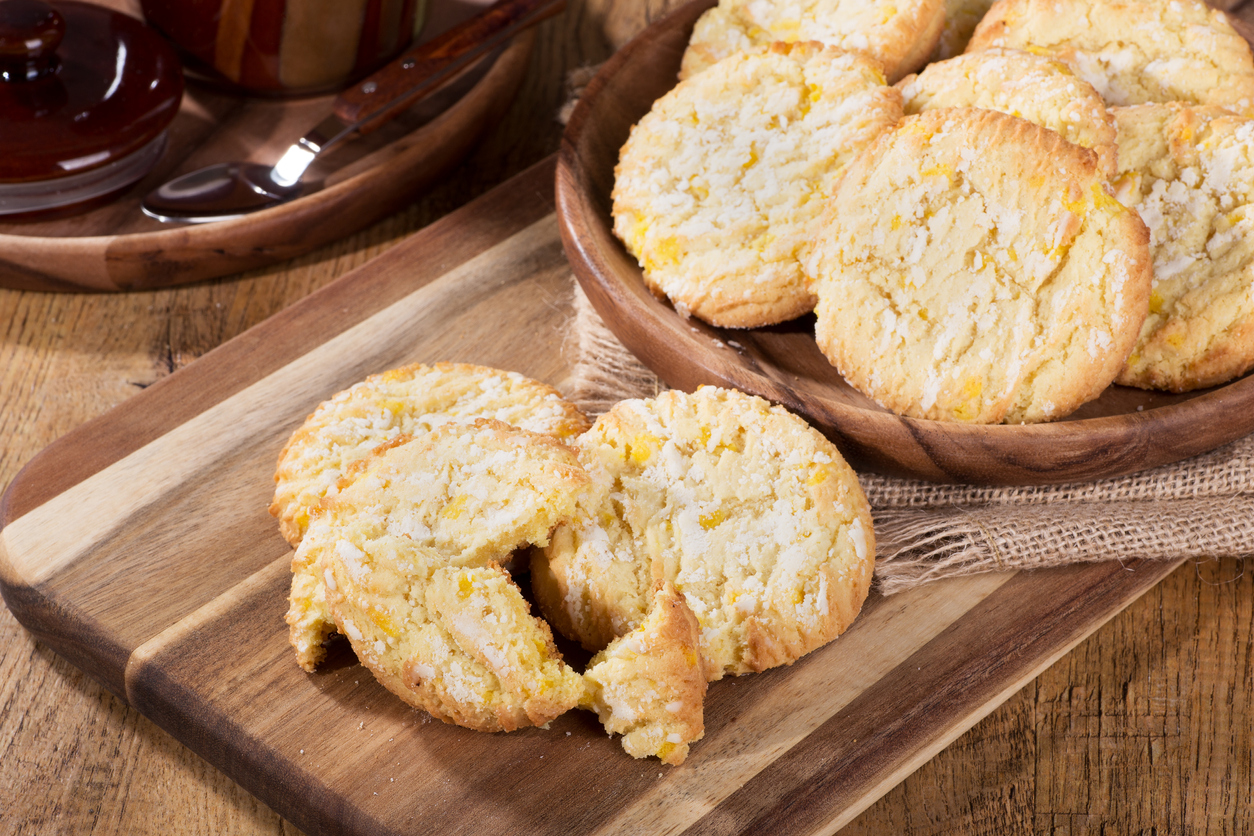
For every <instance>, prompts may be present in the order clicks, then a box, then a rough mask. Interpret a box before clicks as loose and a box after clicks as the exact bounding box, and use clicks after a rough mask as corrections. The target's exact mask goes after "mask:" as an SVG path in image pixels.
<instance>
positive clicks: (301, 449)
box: [270, 363, 589, 546]
mask: <svg viewBox="0 0 1254 836" xmlns="http://www.w3.org/2000/svg"><path fill="white" fill-rule="evenodd" d="M475 418H494V419H496V420H499V421H504V422H505V423H507V424H512V425H514V426H517V427H521V428H522V429H525V430H530V431H531V432H537V433H542V434H545V435H551V436H553V437H554V438H558V439H570V438H574V437H575V436H577V435H579V434H580V433H581V432H583V431H584V430H586V429H587V428H588V426H589V422H588V419H587V418H586V417H585V416H584V415H583V414H582V413H581V412H580V411H579V410H578V409H576V408H575V407H574V406H572V405H571V404H569V403H567V402H566V401H564V400H563V399H562V396H561V394H560V393H558V391H557V390H556V389H554V388H552V387H551V386H546V385H545V384H543V383H537V382H536V381H534V380H529V379H527V378H525V377H523V376H522V375H520V374H517V373H515V372H505V371H500V370H499V369H490V368H487V367H484V366H474V365H470V364H466V363H436V364H435V365H433V366H427V365H423V364H420V363H415V364H413V365H409V366H403V367H401V368H399V369H393V370H391V371H387V372H383V373H381V374H376V375H371V376H370V377H368V378H366V379H365V380H364V381H362V382H360V383H358V384H356V385H354V386H352V387H351V388H349V389H346V390H344V391H343V392H339V393H338V394H336V395H334V396H333V397H331V398H330V399H329V400H327V401H325V402H324V403H322V404H321V405H319V407H318V408H317V409H316V410H314V412H313V414H312V415H310V416H309V417H308V418H307V419H306V420H305V423H304V424H303V425H302V426H301V427H300V428H299V429H297V430H296V431H295V432H294V433H292V436H291V438H290V439H289V440H288V442H287V445H286V446H285V447H284V448H283V451H282V452H281V453H280V454H279V463H278V468H277V470H276V472H275V475H274V481H275V491H274V502H273V503H272V504H271V505H270V513H271V514H272V515H274V516H275V517H277V518H278V520H279V529H280V531H281V532H282V534H283V537H284V538H285V539H286V540H287V541H288V542H289V543H291V544H292V545H293V546H295V545H298V544H299V543H300V539H301V536H302V535H303V534H304V532H305V529H306V528H307V527H308V525H309V518H310V516H311V515H313V514H316V513H317V509H318V506H319V503H320V502H321V501H322V498H323V497H324V496H327V495H331V496H334V495H335V494H336V492H337V491H338V490H339V488H340V487H342V486H343V485H345V484H347V483H348V482H351V481H352V479H353V477H354V474H355V471H356V469H357V468H359V467H360V465H361V463H362V462H364V461H366V460H367V459H368V458H369V457H370V455H371V454H372V453H373V452H374V450H375V449H376V448H378V447H379V446H380V445H386V444H389V443H395V442H396V441H397V439H400V438H402V437H405V436H414V435H418V434H420V433H423V432H427V431H429V430H431V429H432V428H433V427H437V426H439V425H441V424H443V423H445V422H447V421H452V420H462V421H470V420H474V419H475Z"/></svg>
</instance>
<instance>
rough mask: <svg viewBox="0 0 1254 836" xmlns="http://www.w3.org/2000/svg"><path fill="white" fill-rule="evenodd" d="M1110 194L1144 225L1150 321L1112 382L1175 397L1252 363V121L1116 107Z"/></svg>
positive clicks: (1212, 111) (1215, 112)
mask: <svg viewBox="0 0 1254 836" xmlns="http://www.w3.org/2000/svg"><path fill="white" fill-rule="evenodd" d="M1115 118H1116V121H1117V123H1118V126H1119V170H1120V177H1119V179H1118V180H1117V181H1116V188H1117V191H1116V196H1117V197H1119V198H1120V200H1122V201H1123V202H1125V203H1126V204H1127V205H1128V206H1131V207H1133V208H1134V209H1136V210H1137V211H1138V212H1139V213H1140V215H1141V218H1142V219H1143V220H1144V221H1145V225H1146V226H1147V227H1149V232H1150V249H1151V252H1152V254H1153V258H1154V280H1153V289H1152V292H1151V293H1150V303H1149V316H1148V317H1146V319H1145V324H1144V325H1143V326H1142V327H1141V334H1140V339H1139V340H1138V342H1137V344H1136V346H1135V347H1134V348H1133V350H1132V354H1131V356H1129V357H1128V361H1127V364H1126V365H1125V367H1124V369H1123V371H1121V372H1120V373H1119V377H1118V382H1119V383H1123V384H1126V385H1129V386H1139V387H1142V388H1149V389H1169V390H1171V391H1174V392H1184V391H1188V390H1191V389H1200V388H1203V387H1206V386H1215V385H1218V384H1220V383H1224V382H1226V381H1228V380H1231V379H1232V378H1234V377H1238V376H1239V375H1242V374H1244V373H1245V372H1247V371H1248V370H1249V369H1250V368H1251V367H1252V366H1254V206H1252V205H1251V202H1252V201H1254V120H1251V119H1246V118H1242V117H1240V116H1234V115H1233V114H1231V113H1228V112H1227V111H1225V110H1223V109H1222V108H1217V107H1202V108H1191V107H1187V106H1184V105H1179V104H1152V105H1140V106H1137V107H1129V108H1115Z"/></svg>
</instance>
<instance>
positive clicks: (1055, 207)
mask: <svg viewBox="0 0 1254 836" xmlns="http://www.w3.org/2000/svg"><path fill="white" fill-rule="evenodd" d="M1107 188H1108V187H1107V185H1106V183H1105V180H1104V178H1103V177H1102V176H1101V175H1100V173H1099V172H1098V171H1097V166H1096V162H1095V159H1094V157H1093V155H1092V154H1091V153H1089V152H1088V151H1086V150H1084V149H1082V148H1079V147H1078V146H1075V145H1073V144H1071V143H1069V142H1067V141H1066V140H1064V139H1062V137H1060V136H1059V135H1058V134H1057V133H1055V132H1053V131H1049V130H1046V129H1044V128H1041V127H1039V126H1038V125H1035V124H1032V123H1031V122H1028V121H1026V120H1023V119H1018V118H1016V117H1013V116H1009V115H1006V114H1003V113H997V112H994V111H986V110H972V109H955V110H944V109H942V110H931V111H927V112H925V113H922V114H919V115H917V116H908V117H906V118H905V119H904V120H902V123H901V125H900V126H899V127H898V128H897V130H896V131H894V132H893V133H891V134H889V135H886V136H885V137H884V138H883V139H882V140H881V141H880V142H879V143H877V144H876V145H875V146H873V147H872V148H870V149H868V150H867V152H866V153H865V154H864V155H863V156H862V157H861V158H860V159H859V160H858V161H857V162H855V163H853V164H851V165H850V167H849V168H848V170H847V172H846V176H845V178H844V179H843V180H842V181H841V183H840V185H839V187H838V189H837V192H836V194H835V196H834V198H833V201H832V204H831V205H832V210H831V211H830V212H829V214H828V215H827V217H826V221H825V224H824V226H823V229H822V232H821V234H820V238H819V240H818V242H817V243H816V246H815V251H814V253H815V255H814V259H813V261H812V262H811V263H810V264H809V265H808V266H809V268H810V270H811V276H812V277H813V278H814V281H815V288H816V290H817V292H818V295H819V304H818V307H817V309H816V312H817V314H818V320H817V325H816V337H817V340H818V343H819V347H820V348H821V349H822V351H823V353H824V354H825V355H826V356H827V358H828V359H829V360H830V361H831V362H832V363H833V364H834V365H835V366H836V368H837V369H838V370H839V371H840V373H841V374H842V375H843V376H844V378H845V379H846V380H847V381H848V382H849V383H850V384H851V385H852V386H854V387H855V388H857V389H858V390H859V391H861V392H863V393H864V394H866V395H868V396H869V397H871V398H873V399H875V400H876V401H878V402H879V403H880V404H882V405H883V406H885V407H887V408H888V409H891V410H893V411H895V412H898V413H900V414H903V415H908V416H912V417H916V418H930V419H937V420H948V421H965V422H972V423H998V422H1007V423H1021V422H1038V421H1046V420H1052V419H1056V418H1060V417H1062V416H1064V415H1066V414H1067V413H1069V412H1071V411H1072V410H1074V409H1075V408H1077V407H1078V406H1080V405H1081V404H1083V403H1085V402H1086V401H1088V400H1091V399H1092V398H1095V397H1097V395H1098V394H1100V393H1101V392H1102V391H1103V390H1104V389H1105V388H1106V386H1107V385H1108V384H1109V383H1110V382H1111V381H1112V380H1113V379H1114V377H1115V374H1116V373H1117V372H1118V370H1119V368H1120V367H1121V366H1122V364H1123V360H1124V358H1125V357H1126V356H1127V353H1128V350H1129V349H1130V348H1131V346H1132V343H1133V342H1134V341H1135V339H1136V334H1137V333H1138V331H1139V329H1140V326H1141V322H1142V321H1143V320H1144V318H1145V313H1146V310H1147V306H1148V297H1149V282H1150V259H1149V250H1148V233H1147V232H1146V230H1145V226H1144V224H1142V223H1141V221H1140V218H1138V217H1137V216H1136V214H1135V213H1134V212H1131V211H1129V210H1127V209H1125V207H1123V206H1122V205H1121V204H1120V203H1119V202H1118V201H1116V200H1115V199H1114V198H1113V197H1112V196H1111V195H1110V194H1109V193H1108V192H1107Z"/></svg>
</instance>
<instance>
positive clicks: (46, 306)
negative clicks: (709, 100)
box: [0, 2, 1254, 834]
mask: <svg viewBox="0 0 1254 836" xmlns="http://www.w3.org/2000/svg"><path fill="white" fill-rule="evenodd" d="M604 5H605V4H604V3H598V2H589V3H586V4H585V3H580V2H574V3H572V5H571V8H570V9H569V11H568V12H567V13H566V15H565V17H564V18H562V19H560V20H558V21H554V22H550V23H548V24H545V25H544V26H543V27H542V29H541V32H540V39H539V41H538V44H537V48H536V50H535V51H534V53H533V58H532V66H531V68H530V72H529V74H528V77H527V80H526V81H525V83H524V86H523V90H522V92H521V94H520V96H519V100H518V101H517V103H516V105H515V106H514V108H513V109H512V110H511V112H510V114H509V115H508V117H507V119H506V120H505V121H504V122H503V123H502V124H501V125H500V127H499V129H498V130H497V131H496V132H495V134H493V135H492V136H491V137H490V138H489V139H488V140H487V141H486V142H485V143H484V144H483V145H482V146H481V147H480V148H479V149H478V151H477V152H476V153H475V154H474V155H473V156H472V158H471V159H470V160H469V162H467V163H466V164H464V165H463V166H461V167H460V168H459V169H458V170H457V171H455V172H453V173H452V174H451V175H450V176H449V178H448V179H447V180H446V181H445V182H444V183H443V184H442V185H440V186H439V187H437V188H435V189H433V190H432V191H431V192H430V193H429V194H427V195H425V196H424V197H423V198H422V199H421V200H419V201H417V202H416V203H415V204H414V205H413V206H411V207H410V208H409V209H407V210H406V211H404V212H402V213H400V214H399V215H397V216H395V217H393V218H390V219H389V220H387V221H385V222H383V223H380V224H378V225H376V226H375V227H373V228H370V229H367V230H366V231H364V232H362V233H359V234H357V235H354V236H352V237H351V238H348V239H346V240H343V241H341V242H339V243H336V244H334V245H331V246H328V247H326V248H324V249H322V250H319V251H317V252H314V253H312V254H310V255H308V256H306V257H303V258H300V259H297V260H295V261H292V262H287V263H284V264H279V265H275V266H273V267H271V268H268V269H264V270H259V271H255V272H252V273H248V274H244V275H240V276H232V277H228V278H226V279H222V280H219V281H214V282H208V283H203V284H199V285H196V286H193V287H187V288H182V289H178V290H168V291H159V292H150V293H135V294H128V295H115V296H87V295H81V296H70V295H53V294H40V293H23V292H15V291H3V290H0V333H2V334H3V338H2V339H0V484H7V483H8V482H9V481H10V480H12V479H13V477H14V476H15V475H16V474H17V472H18V470H19V469H20V468H21V467H22V465H23V464H24V463H26V462H27V461H28V460H29V459H30V458H31V457H32V456H34V455H35V453H37V452H38V451H39V450H40V449H42V448H43V447H44V446H46V445H47V444H49V443H50V442H51V441H53V440H54V439H56V438H57V437H59V436H60V435H62V434H64V433H65V432H67V431H69V430H70V429H72V428H73V427H75V426H77V425H79V424H81V423H82V422H84V421H86V420H87V419H89V418H92V417H94V416H96V415H98V414H100V413H102V412H104V411H106V410H108V409H109V408H110V407H112V406H114V405H116V404H118V403H120V402H122V401H124V400H126V399H127V398H128V397H130V396H131V395H133V394H134V393H136V392H138V391H140V390H141V389H143V388H144V387H146V386H148V385H149V384H151V383H153V382H155V381H156V380H158V379H160V378H162V377H164V376H166V375H168V374H170V373H171V372H173V371H175V370H177V369H178V368H180V367H182V366H184V365H186V364H188V363H191V362H193V361H194V360H195V359H196V358H197V357H199V356H200V355H202V354H204V353H205V352H206V351H208V350H209V349H211V348H213V347H215V346H217V345H218V344H220V343H222V342H224V341H225V340H227V339H230V338H231V337H233V336H235V335H237V334H239V333H241V332H242V331H244V330H246V329H248V328H249V327H251V326H253V325H255V324H257V323H259V322H261V321H262V320H264V319H265V318H267V317H269V316H270V315H272V314H274V313H275V312H277V311H279V310H280V309H282V308H284V307H285V306H287V305H289V304H291V303H293V302H295V301H296V300H298V299H300V298H302V297H303V296H305V295H307V294H308V293H310V292H311V291H313V290H315V289H317V288H318V287H321V286H322V285H325V284H327V283H328V282H330V281H332V280H334V279H335V278H336V277H338V276H340V275H342V274H344V273H345V272H347V271H349V270H351V269H352V268H354V267H357V266H359V265H361V264H363V263H364V262H366V261H368V260H369V259H371V258H372V257H374V256H376V255H378V254H379V253H380V252H381V251H383V250H384V249H386V248H387V247H388V246H390V245H391V244H393V243H395V242H397V241H398V240H400V239H401V238H403V237H404V236H406V235H408V234H409V233H411V232H413V231H415V230H417V229H419V228H421V227H423V226H425V225H426V224H428V223H430V222H431V221H433V220H435V219H437V218H439V217H441V216H443V215H444V214H447V213H448V212H449V211H451V210H452V209H454V208H456V207H458V206H460V205H462V204H464V203H465V202H467V201H468V200H470V199H471V198H473V197H474V196H476V195H477V194H480V193H482V192H483V191H485V190H486V189H487V188H489V187H490V186H492V185H494V184H496V183H498V182H501V181H502V180H504V179H507V178H508V177H510V176H512V175H513V174H515V173H517V172H519V171H521V170H522V169H524V168H525V167H527V166H528V165H530V164H531V163H534V162H535V161H537V160H539V159H541V158H543V157H544V156H546V155H547V154H549V153H551V152H552V151H553V150H555V148H556V146H557V140H558V136H559V134H560V126H559V125H558V124H557V122H556V121H555V118H554V116H555V114H556V112H557V110H558V107H559V105H560V103H561V102H562V100H563V98H564V95H565V92H564V79H565V76H566V73H567V72H568V71H569V70H571V69H573V68H577V67H580V66H582V65H586V64H590V63H596V62H598V61H600V60H602V59H603V58H604V57H606V55H607V53H608V47H607V46H606V45H605V43H604V41H603V40H602V36H601V31H602V18H603V15H604ZM1252 635H1254V578H1252V576H1251V574H1250V573H1247V572H1245V571H1244V566H1243V564H1242V563H1241V562H1240V561H1237V560H1234V559H1220V560H1217V561H1208V562H1202V563H1198V564H1196V565H1195V564H1191V563H1190V564H1185V565H1184V566H1182V567H1181V568H1180V569H1179V570H1178V571H1176V572H1175V573H1174V574H1173V575H1171V576H1170V577H1169V578H1168V579H1167V580H1166V581H1164V582H1162V583H1161V584H1159V585H1158V586H1157V587H1156V588H1154V589H1153V590H1152V591H1151V592H1149V593H1148V594H1146V595H1145V596H1144V597H1143V598H1141V599H1140V600H1139V601H1137V602H1136V603H1135V604H1134V605H1132V606H1131V607H1130V608H1128V609H1127V610H1125V611H1124V612H1123V613H1122V614H1121V615H1119V616H1118V617H1116V618H1115V619H1114V620H1113V621H1111V622H1110V623H1109V624H1108V625H1106V626H1105V627H1104V628H1103V629H1101V630H1100V631H1099V632H1098V633H1096V634H1095V635H1093V636H1092V637H1090V638H1089V639H1088V640H1086V641H1085V642H1083V643H1082V644H1080V645H1079V646H1078V647H1077V648H1076V649H1075V650H1074V651H1073V652H1071V653H1070V654H1068V655H1067V656H1066V657H1064V658H1063V659H1062V660H1061V661H1060V662H1058V663H1057V664H1055V665H1054V666H1053V667H1051V668H1050V669H1048V670H1047V671H1046V672H1045V673H1043V674H1042V675H1040V676H1039V677H1038V678H1037V679H1036V680H1035V681H1033V682H1032V683H1031V684H1030V685H1028V686H1027V687H1025V688H1024V689H1023V690H1021V691H1020V692H1018V693H1017V694H1015V695H1013V696H1012V697H1010V699H1008V700H1007V701H1006V702H1005V703H1004V704H1003V705H1002V706H1001V707H1000V708H998V709H997V710H995V711H994V712H993V713H992V714H991V715H990V716H989V717H987V718H986V719H985V720H983V721H982V722H980V723H979V724H977V725H976V726H975V727H974V728H973V729H971V730H970V731H969V732H968V733H966V734H965V735H963V736H962V737H960V738H959V739H958V740H957V741H955V742H954V743H953V744H952V745H951V746H949V748H947V749H946V750H944V751H943V752H942V753H941V754H940V755H939V756H937V757H936V758H935V759H933V760H932V761H931V762H929V763H927V764H926V765H924V766H923V767H922V768H921V769H919V771H918V772H916V773H915V774H914V775H912V776H910V777H909V778H908V779H907V780H906V781H905V782H904V783H902V784H901V785H900V786H898V787H896V788H895V789H893V790H891V791H890V792H889V793H888V794H887V795H886V796H885V797H884V798H883V799H882V800H880V801H879V802H878V803H876V804H875V805H874V806H872V807H871V808H870V809H868V810H867V811H866V812H865V813H863V814H862V816H861V817H860V818H858V819H857V820H856V821H855V822H854V823H853V824H851V825H849V826H848V827H847V828H846V829H845V830H844V832H845V833H901V834H927V833H947V834H977V833H980V834H983V833H990V834H992V833H996V834H1002V833H1008V832H1016V833H1017V832H1040V833H1053V834H1078V833H1088V832H1106V833H1142V832H1144V833H1149V832H1156V833H1172V834H1176V833H1186V832H1187V833H1225V834H1228V833H1232V834H1244V833H1251V832H1254V776H1252V771H1254V751H1252V741H1251V738H1252V737H1254V733H1252V730H1254V716H1252V712H1251V701H1250V697H1249V685H1248V683H1249V682H1250V680H1251V678H1252V677H1254V648H1252V646H1251V645H1252ZM87 832H91V833H100V834H114V833H116V834H149V833H152V834H156V833H163V834H164V833H169V832H178V833H189V834H201V833H203V834H261V833H276V832H282V833H295V832H297V831H296V828H295V827H293V826H292V825H291V824H290V823H288V822H286V821H283V820H282V819H280V818H279V817H278V816H277V815H276V814H275V813H273V812H272V811H271V810H269V809H268V808H267V807H265V806H264V805H262V804H261V803H260V802H258V801H257V800H256V799H254V798H253V797H252V796H251V795H249V794H248V793H247V792H245V791H244V790H242V789H241V788H239V787H238V786H237V785H235V784H234V783H233V782H231V781H230V780H229V779H227V778H226V777H224V776H223V775H222V774H221V773H219V772H218V771H217V770H215V769H214V768H213V767H210V766H208V765H207V764H205V763H204V762H203V761H202V760H201V759H200V758H199V757H198V756H196V755H194V754H192V753H191V752H190V751H189V750H187V749H185V748H184V747H183V746H182V745H181V744H179V743H178V742H177V741H175V740H174V739H173V738H172V737H170V736H169V735H168V734H166V733H165V732H164V731H162V730H161V729H159V728H157V727H156V726H155V725H154V724H152V723H151V722H149V721H148V720H147V719H145V718H144V717H143V716H141V715H140V714H139V713H137V712H136V711H135V710H133V709H131V708H130V707H128V706H127V705H126V704H124V703H123V702H121V701H120V700H118V699H117V698H115V697H114V696H113V695H112V694H110V693H109V692H108V691H106V690H105V689H104V688H102V687H101V686H100V685H98V684H97V683H96V682H94V681H93V680H91V679H90V678H88V677H86V676H85V675H84V674H82V673H81V672H80V671H78V670H77V669H76V668H74V667H73V666H71V665H70V664H69V663H67V662H65V661H64V660H62V659H61V658H60V657H58V656H57V655H55V654H54V653H53V652H52V651H50V650H49V649H48V648H46V647H45V646H43V645H41V644H40V643H39V642H37V641H35V640H33V639H32V637H31V636H30V635H29V634H28V633H27V632H26V631H25V630H24V629H23V628H22V627H21V626H19V625H18V624H17V622H16V621H15V619H14V618H13V616H12V615H11V614H10V613H9V612H8V610H7V609H6V610H3V611H0V833H6V834H7V833H32V834H34V833H38V834H47V833H74V834H79V833H87Z"/></svg>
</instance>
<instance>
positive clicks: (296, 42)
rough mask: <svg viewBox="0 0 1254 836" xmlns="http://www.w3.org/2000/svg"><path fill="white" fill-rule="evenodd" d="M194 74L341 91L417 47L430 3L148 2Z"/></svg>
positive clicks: (245, 85) (248, 87)
mask: <svg viewBox="0 0 1254 836" xmlns="http://www.w3.org/2000/svg"><path fill="white" fill-rule="evenodd" d="M142 5H143V9H144V15H145V17H146V18H147V19H148V22H149V23H150V24H151V25H152V26H154V27H156V28H157V29H159V30H160V31H161V32H162V33H164V34H165V35H166V37H168V38H169V39H170V40H171V41H173V42H174V44H175V45H177V46H178V47H179V49H180V50H182V51H183V53H184V57H185V59H186V65H187V68H188V70H189V72H191V73H193V74H195V75H196V76H199V77H203V78H204V79H206V80H209V81H211V82H218V83H225V84H227V85H229V86H230V87H233V88H236V89H239V90H242V91H244V92H248V93H256V94H262V95H303V94H310V93H321V92H328V91H331V90H336V89H339V88H342V87H345V86H347V85H348V84H350V83H352V82H353V81H356V80H357V79H359V78H363V77H365V76H367V75H369V74H370V73H371V72H373V71H375V70H376V69H378V68H379V67H381V66H382V65H383V64H385V63H387V62H388V61H389V60H390V59H392V58H393V57H395V56H397V55H399V54H400V53H401V51H402V50H404V49H405V47H407V46H408V45H409V42H410V40H411V38H412V37H413V33H414V28H415V21H418V22H419V23H420V22H421V20H422V9H421V7H422V6H423V0H143V3H142Z"/></svg>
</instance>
